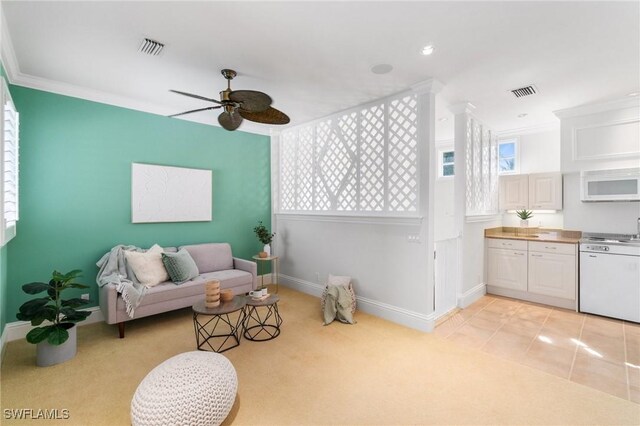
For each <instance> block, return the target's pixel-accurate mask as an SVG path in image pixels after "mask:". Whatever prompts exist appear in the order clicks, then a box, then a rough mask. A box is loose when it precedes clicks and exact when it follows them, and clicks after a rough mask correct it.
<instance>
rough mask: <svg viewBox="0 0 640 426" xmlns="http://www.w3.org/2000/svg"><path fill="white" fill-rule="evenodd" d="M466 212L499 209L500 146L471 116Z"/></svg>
mask: <svg viewBox="0 0 640 426" xmlns="http://www.w3.org/2000/svg"><path fill="white" fill-rule="evenodd" d="M466 141H467V143H466V147H465V148H466V164H465V166H466V172H467V173H466V178H467V179H466V188H467V191H466V198H467V199H466V215H467V216H481V215H491V214H497V213H498V147H497V143H496V138H495V137H494V136H493V135H492V134H491V131H490V130H487V129H485V128H484V126H483V125H482V124H481V123H480V122H478V121H477V120H475V119H474V118H471V117H470V118H469V120H467V135H466Z"/></svg>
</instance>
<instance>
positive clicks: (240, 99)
mask: <svg viewBox="0 0 640 426" xmlns="http://www.w3.org/2000/svg"><path fill="white" fill-rule="evenodd" d="M229 99H230V100H232V101H233V102H237V103H239V104H240V108H242V109H244V110H245V111H252V112H260V111H264V110H266V109H267V108H269V106H271V103H272V102H273V101H272V100H271V97H270V96H269V95H267V94H266V93H262V92H258V91H255V90H234V91H232V92H231V93H229Z"/></svg>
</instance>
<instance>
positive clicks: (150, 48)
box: [138, 38, 164, 56]
mask: <svg viewBox="0 0 640 426" xmlns="http://www.w3.org/2000/svg"><path fill="white" fill-rule="evenodd" d="M163 48H164V44H162V43H160V42H159V41H155V40H151V39H150V38H145V39H144V40H143V41H142V44H141V45H140V48H139V49H138V52H142V53H146V54H147V55H151V56H158V55H159V54H160V52H162V49H163Z"/></svg>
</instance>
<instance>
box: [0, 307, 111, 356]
mask: <svg viewBox="0 0 640 426" xmlns="http://www.w3.org/2000/svg"><path fill="white" fill-rule="evenodd" d="M84 310H85V311H89V312H91V315H89V316H88V317H87V319H86V320H84V321H82V322H79V323H78V326H83V325H89V324H95V323H96V322H101V321H104V315H102V311H101V310H100V306H92V307H91V308H87V309H84ZM32 328H33V327H32V326H31V323H30V322H29V321H14V322H10V323H7V324H6V325H5V326H4V331H3V332H2V338H1V339H0V340H1V341H2V351H4V348H5V344H6V343H7V342H13V341H14V340H20V339H24V338H25V337H26V336H27V333H28V332H29V331H30V330H31V329H32Z"/></svg>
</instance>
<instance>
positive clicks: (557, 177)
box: [529, 172, 562, 210]
mask: <svg viewBox="0 0 640 426" xmlns="http://www.w3.org/2000/svg"><path fill="white" fill-rule="evenodd" d="M529 209H531V210H562V174H561V173H560V172H557V173H536V174H531V175H529Z"/></svg>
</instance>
